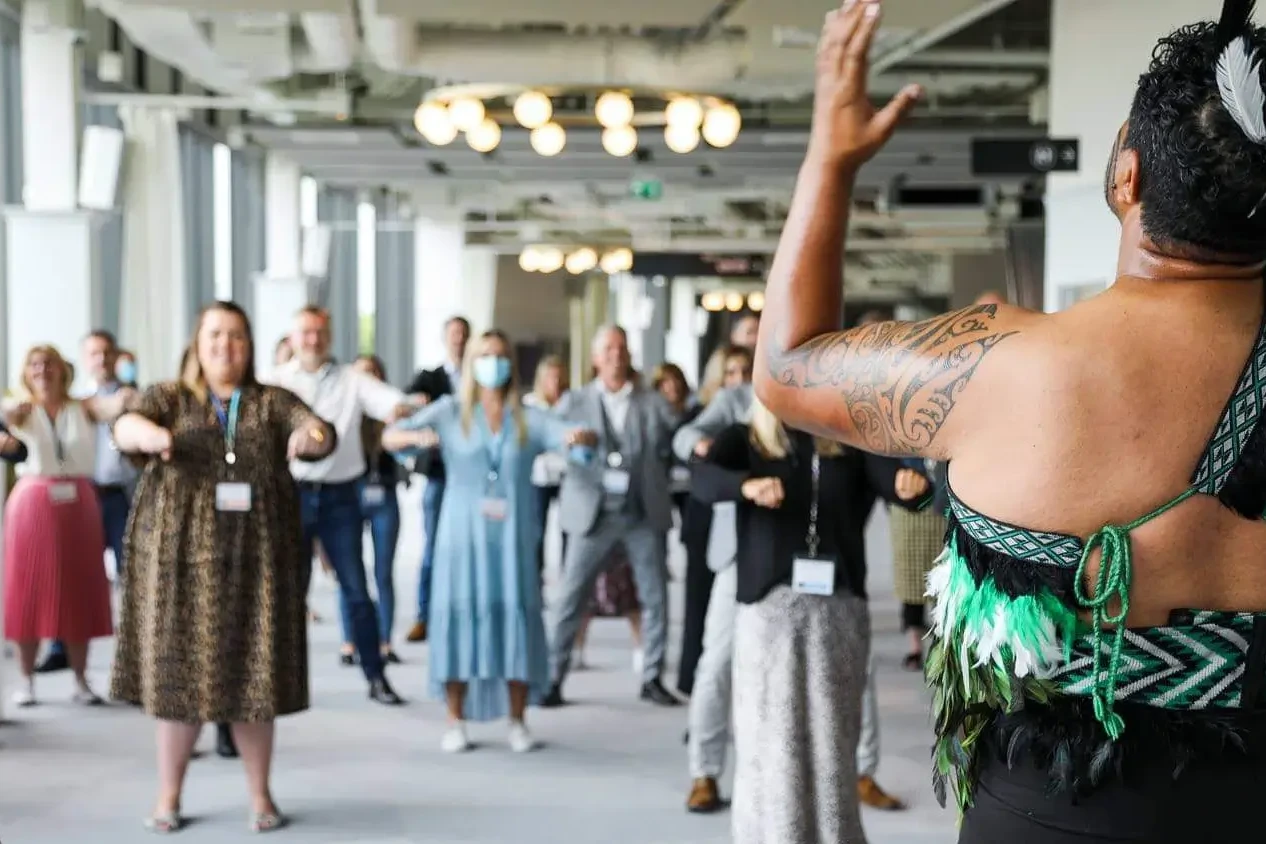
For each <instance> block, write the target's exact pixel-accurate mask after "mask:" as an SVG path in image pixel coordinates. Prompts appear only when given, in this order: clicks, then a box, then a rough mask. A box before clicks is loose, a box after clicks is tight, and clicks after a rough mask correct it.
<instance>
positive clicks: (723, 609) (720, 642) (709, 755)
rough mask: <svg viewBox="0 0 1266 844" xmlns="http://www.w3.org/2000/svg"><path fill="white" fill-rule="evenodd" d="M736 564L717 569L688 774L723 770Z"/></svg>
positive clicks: (698, 673)
mask: <svg viewBox="0 0 1266 844" xmlns="http://www.w3.org/2000/svg"><path fill="white" fill-rule="evenodd" d="M737 591H738V566H735V565H730V566H729V567H728V568H726V569H724V570H722V571H720V572H718V573H717V576H716V579H714V580H713V581H712V595H711V597H710V598H709V599H708V615H707V620H706V621H704V624H703V653H702V654H700V656H699V665H698V667H696V668H695V687H694V690H693V691H692V692H691V694H690V742H689V752H690V777H691V779H699V778H701V777H711V778H713V779H716V778H718V777H720V776H721V774H722V773H724V772H725V752H726V750H727V748H728V746H729V743H730V703H731V689H732V687H733V681H732V676H733V666H734V614H735V612H736V611H737V610H738V601H737V598H736V595H737Z"/></svg>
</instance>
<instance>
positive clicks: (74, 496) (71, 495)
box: [48, 482, 79, 504]
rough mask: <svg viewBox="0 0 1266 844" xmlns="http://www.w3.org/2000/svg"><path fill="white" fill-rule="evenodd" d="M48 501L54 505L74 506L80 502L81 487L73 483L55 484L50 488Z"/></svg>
mask: <svg viewBox="0 0 1266 844" xmlns="http://www.w3.org/2000/svg"><path fill="white" fill-rule="evenodd" d="M48 500H49V501H51V502H52V503H54V504H73V503H75V502H76V501H78V500H79V487H78V486H76V485H75V484H74V483H73V482H64V483H56V484H53V485H52V486H50V487H49V488H48Z"/></svg>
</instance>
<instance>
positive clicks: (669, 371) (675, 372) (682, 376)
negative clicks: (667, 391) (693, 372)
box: [651, 363, 690, 397]
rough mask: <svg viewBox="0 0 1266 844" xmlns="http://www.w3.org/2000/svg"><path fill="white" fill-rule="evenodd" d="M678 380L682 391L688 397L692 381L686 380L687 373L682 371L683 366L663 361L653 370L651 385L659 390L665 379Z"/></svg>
mask: <svg viewBox="0 0 1266 844" xmlns="http://www.w3.org/2000/svg"><path fill="white" fill-rule="evenodd" d="M668 380H672V381H676V382H677V383H678V384H680V385H681V391H682V393H683V394H685V395H686V396H687V397H688V396H689V395H690V382H689V381H687V380H686V373H684V372H682V371H681V367H680V366H678V365H677V364H675V363H661V364H660V365H659V366H657V367H655V369H654V370H652V371H651V387H652V388H653V389H656V390H658V389H659V386H660V384H663V383H664V382H665V381H668Z"/></svg>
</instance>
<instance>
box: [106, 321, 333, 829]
mask: <svg viewBox="0 0 1266 844" xmlns="http://www.w3.org/2000/svg"><path fill="white" fill-rule="evenodd" d="M252 357H253V346H252V343H251V338H250V325H249V323H248V322H247V320H246V315H245V314H244V313H242V311H241V309H240V308H238V307H237V306H236V305H233V304H231V303H217V304H215V305H212V306H210V307H208V308H207V309H206V310H204V311H203V313H202V315H201V316H200V317H199V320H198V329H197V331H196V332H195V335H194V341H193V344H192V345H191V352H190V354H188V355H187V358H186V366H185V368H184V371H183V373H182V377H181V380H180V381H179V382H171V383H164V384H158V385H156V386H154V387H151V388H150V389H148V390H146V391H145V393H144V394H143V395H142V396H141V397H140V399H139V401H138V402H137V403H136V405H135V406H134V407H132V408H131V410H130V412H128V413H127V414H125V415H124V416H123V417H122V418H121V419H120V420H119V421H118V422H117V423H116V426H115V438H116V441H117V444H118V447H119V449H120V450H121V451H123V452H125V453H130V454H138V455H149V457H148V460H147V462H146V464H145V470H144V473H143V474H142V476H141V480H140V483H139V485H138V487H137V490H136V497H135V499H134V501H133V505H132V516H131V519H130V521H129V523H128V532H127V539H126V544H125V551H126V554H127V559H128V566H129V569H128V577H127V578H126V579H125V591H124V596H123V608H122V616H121V621H120V624H119V631H118V650H117V652H116V655H115V663H114V676H113V683H112V689H111V692H112V695H113V696H114V697H115V698H117V699H120V700H124V701H127V702H130V703H135V704H140V705H141V706H143V707H144V708H145V711H146V712H147V713H149V714H150V715H152V716H153V717H154V718H156V719H158V722H159V723H158V741H159V779H160V792H159V798H158V807H157V809H156V810H155V812H154V815H153V816H152V818H151V819H150V821H149V822H148V823H149V825H150V826H151V828H153V829H155V830H156V831H159V832H171V831H174V830H176V829H178V828H179V827H180V826H181V825H182V823H183V821H182V819H181V816H180V796H181V789H182V786H183V780H184V773H185V769H186V766H187V765H188V761H189V758H190V754H191V753H192V750H193V746H194V742H195V741H196V740H197V737H198V732H199V730H200V728H201V725H202V724H203V723H206V722H228V723H231V724H233V730H234V734H235V737H236V739H237V744H238V745H239V747H240V748H241V751H242V758H243V760H244V762H245V763H246V768H247V778H248V780H249V783H250V786H251V796H252V803H253V806H252V816H251V817H252V821H251V823H252V826H253V827H254V828H255V829H256V830H258V831H263V830H268V829H273V828H276V827H277V826H279V825H281V824H282V823H283V819H282V816H281V815H280V814H279V813H278V811H277V808H276V806H275V805H273V803H272V798H271V796H270V792H269V787H268V769H269V764H270V761H271V756H272V744H273V721H274V719H276V718H277V717H278V716H281V715H287V714H290V713H294V712H299V711H302V710H304V709H306V708H307V706H308V664H307V633H306V629H305V610H304V592H305V589H304V585H305V584H306V582H307V578H306V576H305V574H304V570H305V568H306V567H307V566H308V564H309V561H308V559H307V555H306V554H305V553H304V552H303V551H301V545H302V543H301V542H300V539H301V537H302V532H301V529H300V522H299V503H298V496H297V492H296V490H295V485H294V482H293V481H292V480H291V477H290V470H289V466H288V457H295V458H297V459H302V460H316V459H321V458H322V457H325V456H326V455H328V454H329V453H330V451H331V450H332V449H333V447H334V444H335V435H334V431H333V429H332V428H331V427H330V426H329V425H328V424H326V423H325V422H324V421H322V420H321V419H320V418H318V417H317V416H316V415H315V414H314V413H312V411H311V410H310V409H309V408H308V407H307V405H305V404H304V403H303V402H301V401H300V400H299V399H298V398H296V397H295V396H294V395H293V394H291V393H289V392H287V391H285V390H282V389H280V388H277V387H269V386H264V385H261V384H259V383H257V382H256V380H255V373H254V368H253V366H252V365H251V360H252Z"/></svg>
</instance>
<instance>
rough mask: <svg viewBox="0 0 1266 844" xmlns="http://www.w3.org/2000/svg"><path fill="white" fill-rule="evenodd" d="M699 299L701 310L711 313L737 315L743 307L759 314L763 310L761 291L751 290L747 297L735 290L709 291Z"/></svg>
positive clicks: (763, 303) (763, 297) (762, 293)
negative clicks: (728, 312) (722, 312)
mask: <svg viewBox="0 0 1266 844" xmlns="http://www.w3.org/2000/svg"><path fill="white" fill-rule="evenodd" d="M700 298H701V300H702V301H701V304H702V305H703V309H704V310H705V311H712V312H713V313H718V312H720V311H730V312H732V313H738V312H739V311H741V310H743V306H744V305H746V306H747V309H748V310H749V311H752V312H753V313H760V312H761V311H763V310H764V309H765V292H764V291H763V290H753V291H752V292H751V293H748V294H747V296H744V295H743V294H742V293H740V292H739V291H737V290H729V291H726V290H710V291H708V292H707V293H705V294H703V296H702V297H700Z"/></svg>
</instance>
